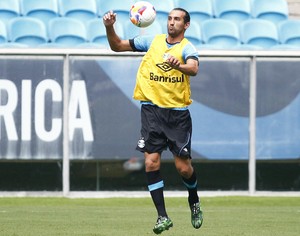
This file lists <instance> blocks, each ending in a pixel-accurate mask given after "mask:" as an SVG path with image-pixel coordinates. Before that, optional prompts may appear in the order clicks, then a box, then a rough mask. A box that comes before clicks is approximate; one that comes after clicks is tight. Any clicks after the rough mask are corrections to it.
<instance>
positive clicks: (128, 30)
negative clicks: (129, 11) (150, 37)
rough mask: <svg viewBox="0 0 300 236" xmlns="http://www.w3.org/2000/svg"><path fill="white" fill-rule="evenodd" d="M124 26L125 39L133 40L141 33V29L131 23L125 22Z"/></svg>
mask: <svg viewBox="0 0 300 236" xmlns="http://www.w3.org/2000/svg"><path fill="white" fill-rule="evenodd" d="M122 26H123V28H124V38H126V39H132V38H134V37H136V36H138V35H139V34H140V33H141V31H140V28H138V27H136V26H134V25H133V24H132V23H131V21H125V22H124V23H123V24H122Z"/></svg>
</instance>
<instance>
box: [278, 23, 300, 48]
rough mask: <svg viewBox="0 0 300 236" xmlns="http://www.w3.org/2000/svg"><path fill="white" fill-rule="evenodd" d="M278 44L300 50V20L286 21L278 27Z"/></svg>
mask: <svg viewBox="0 0 300 236" xmlns="http://www.w3.org/2000/svg"><path fill="white" fill-rule="evenodd" d="M278 32H279V40H280V43H281V44H283V45H285V46H286V47H290V46H291V47H292V48H294V47H299V48H300V20H286V21H283V22H281V23H280V24H279V25H278Z"/></svg>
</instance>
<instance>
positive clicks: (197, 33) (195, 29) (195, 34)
mask: <svg viewBox="0 0 300 236" xmlns="http://www.w3.org/2000/svg"><path fill="white" fill-rule="evenodd" d="M185 37H186V38H187V39H188V40H189V41H190V42H191V43H192V44H193V45H194V46H195V47H200V46H201V45H202V44H203V41H202V35H201V26H200V23H198V22H195V21H191V22H190V26H189V28H188V29H187V30H186V32H185Z"/></svg>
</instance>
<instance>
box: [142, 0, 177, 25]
mask: <svg viewBox="0 0 300 236" xmlns="http://www.w3.org/2000/svg"><path fill="white" fill-rule="evenodd" d="M147 2H150V3H151V4H152V5H153V6H154V8H155V10H156V19H157V20H158V21H159V22H161V21H165V22H166V23H165V24H167V20H168V15H169V12H170V11H171V10H172V9H173V8H174V1H173V0H161V1H157V0H148V1H147Z"/></svg>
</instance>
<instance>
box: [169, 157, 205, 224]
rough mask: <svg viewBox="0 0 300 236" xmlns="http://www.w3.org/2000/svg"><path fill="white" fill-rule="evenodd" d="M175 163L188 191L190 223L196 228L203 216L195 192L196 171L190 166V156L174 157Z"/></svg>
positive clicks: (196, 184) (196, 185)
mask: <svg viewBox="0 0 300 236" xmlns="http://www.w3.org/2000/svg"><path fill="white" fill-rule="evenodd" d="M175 165H176V168H177V171H178V173H179V174H180V175H181V177H182V180H183V183H184V185H185V186H186V188H187V190H188V193H189V197H188V202H189V205H190V209H191V223H192V225H193V227H194V228H196V229H198V228H200V227H201V225H202V223H203V216H202V211H201V209H200V200H199V196H198V193H197V188H198V182H197V176H196V172H195V170H194V168H193V167H192V163H191V159H190V158H181V157H175Z"/></svg>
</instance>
